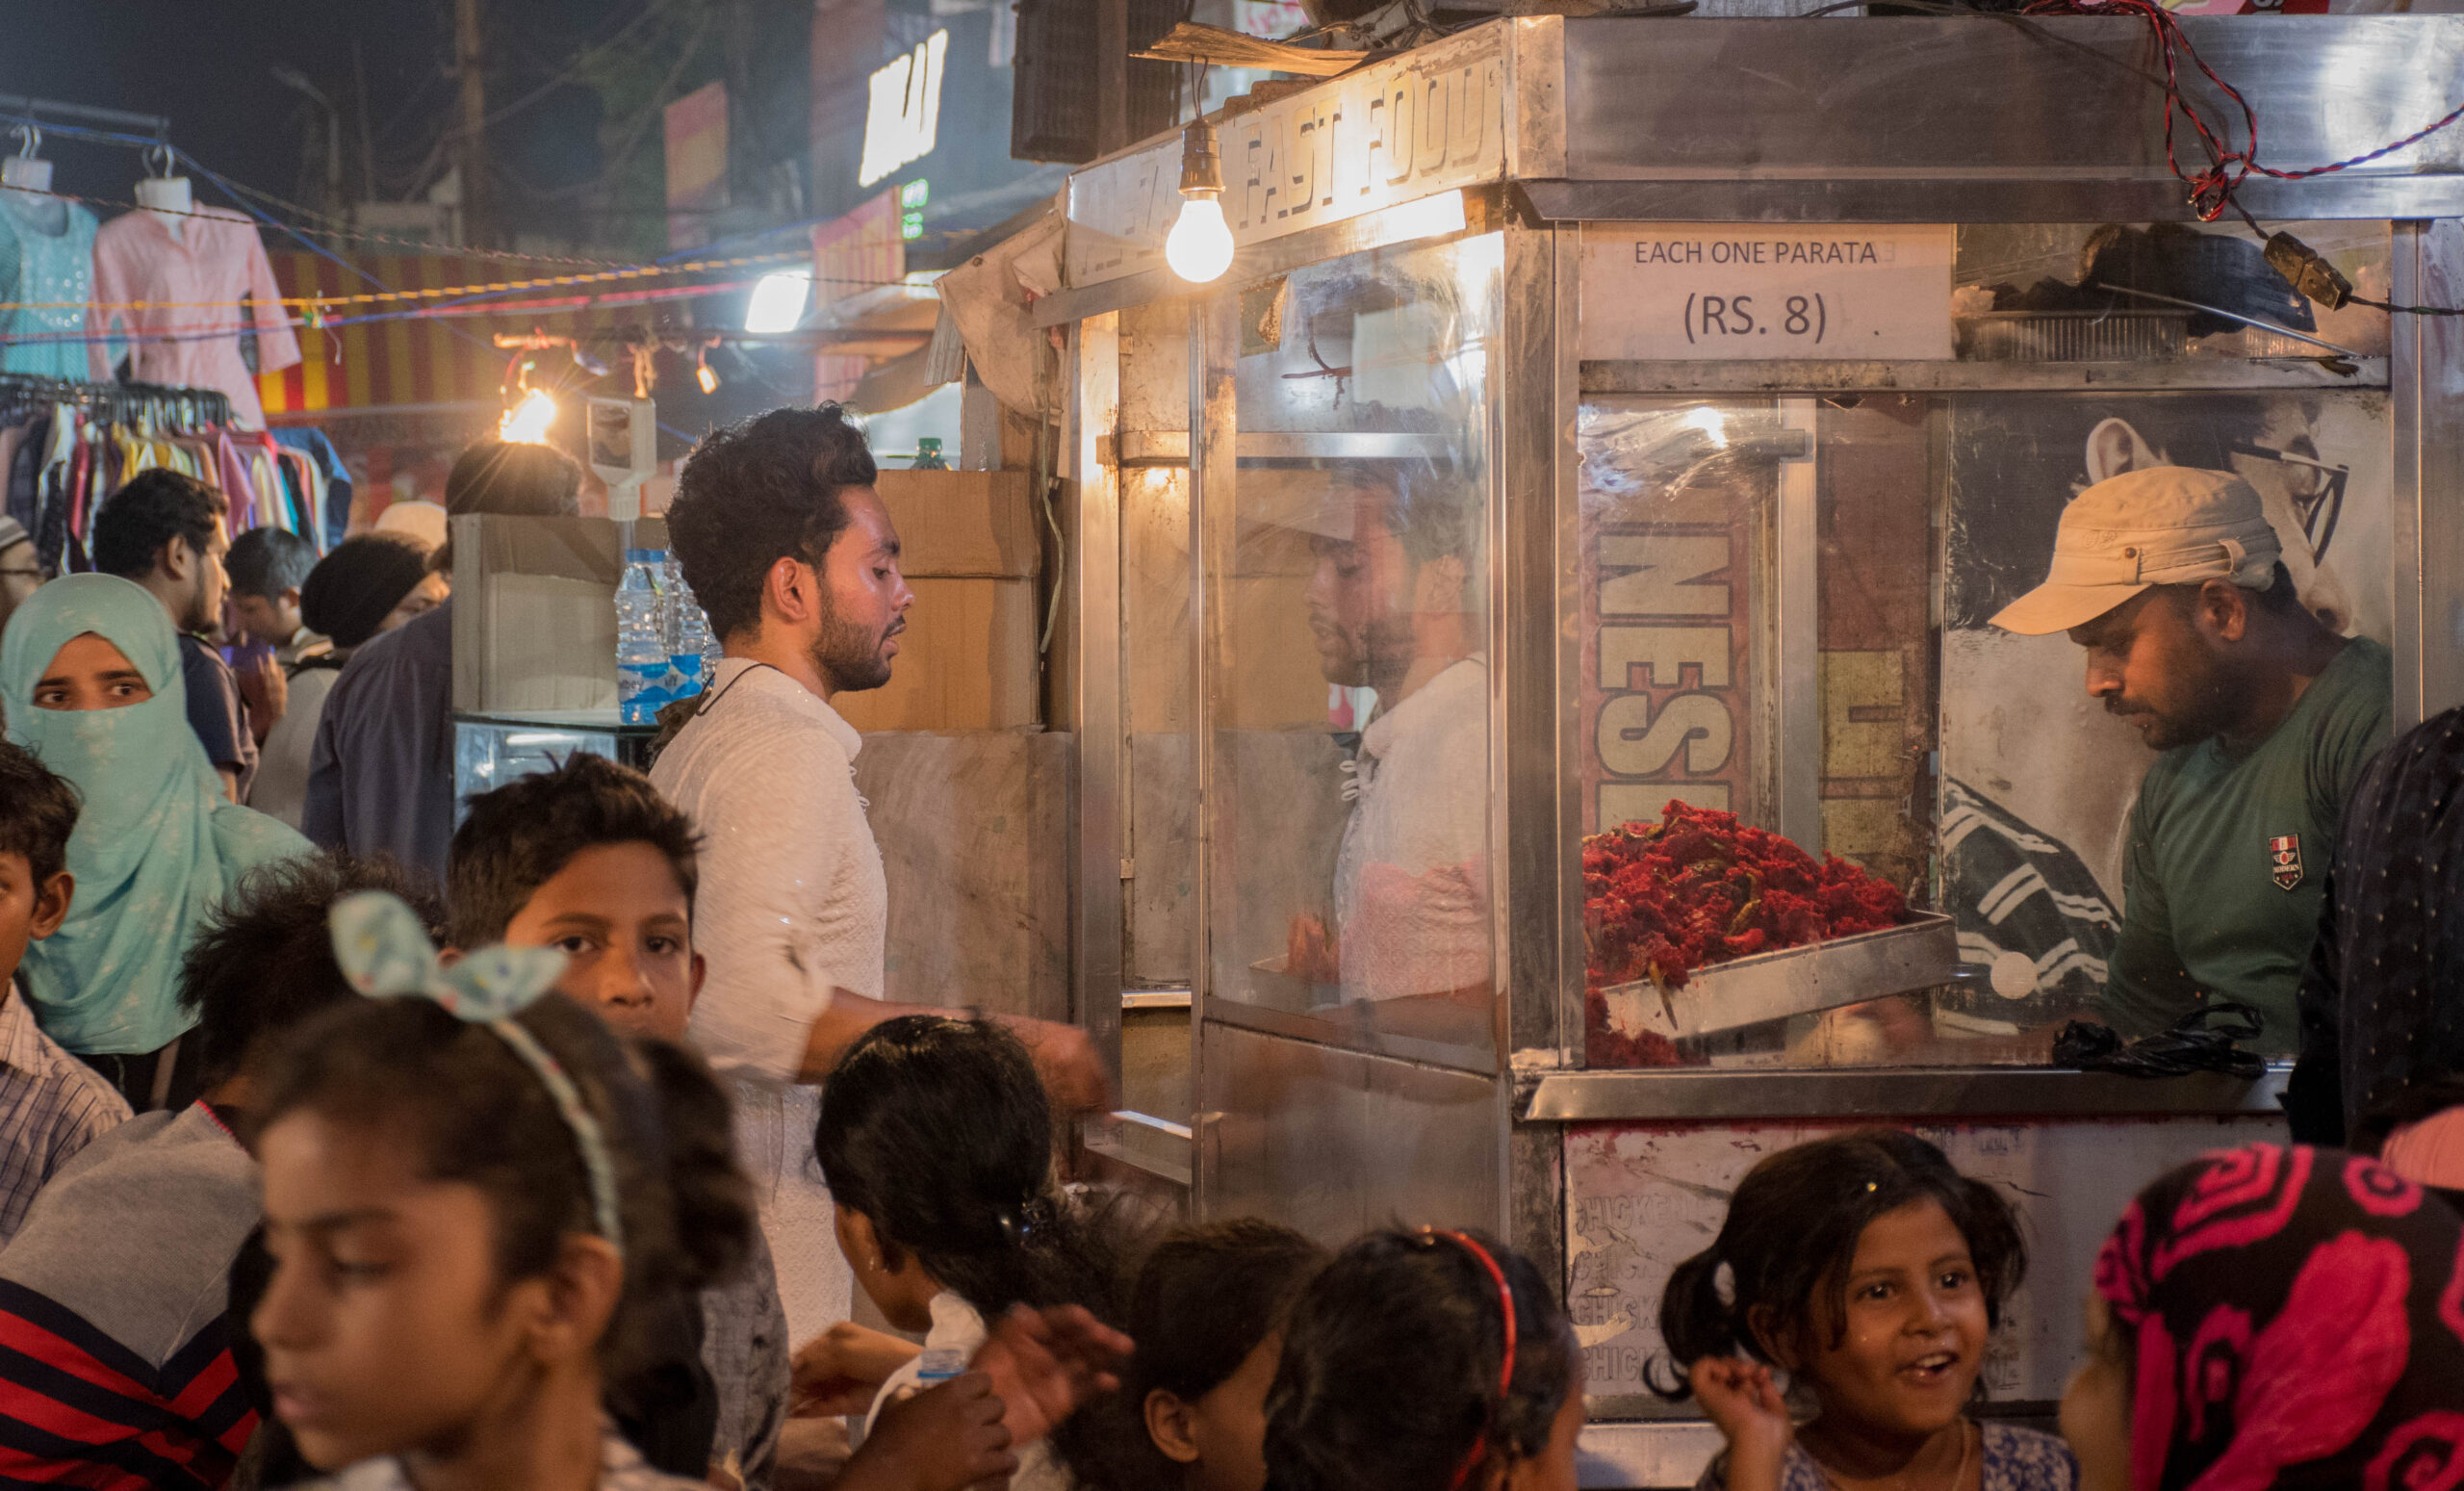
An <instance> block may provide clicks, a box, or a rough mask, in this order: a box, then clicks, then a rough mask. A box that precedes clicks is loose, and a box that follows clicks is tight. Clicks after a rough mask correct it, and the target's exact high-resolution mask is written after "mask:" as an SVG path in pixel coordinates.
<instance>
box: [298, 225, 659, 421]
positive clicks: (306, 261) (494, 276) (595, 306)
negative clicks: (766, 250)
mask: <svg viewBox="0 0 2464 1491" xmlns="http://www.w3.org/2000/svg"><path fill="white" fill-rule="evenodd" d="M269 257H270V258H271V260H272V262H273V273H274V279H275V281H276V283H278V284H279V285H280V286H281V287H282V293H283V295H285V296H324V297H333V298H334V300H335V302H336V303H333V304H330V305H327V306H324V307H322V308H321V320H322V321H324V322H325V323H326V324H323V325H321V326H315V327H311V326H304V325H303V326H301V327H299V351H300V355H301V359H302V360H301V362H300V363H299V364H298V366H296V367H293V368H286V369H284V370H283V371H282V372H280V373H260V374H258V376H257V395H258V397H259V398H262V399H263V400H264V401H265V407H266V416H267V418H268V419H269V420H271V421H274V422H276V423H280V422H282V421H283V420H285V419H286V418H289V419H292V420H301V419H313V418H315V417H316V416H317V415H318V414H320V413H323V412H328V411H339V410H359V409H391V410H397V411H403V412H408V411H411V410H423V409H424V410H440V409H447V408H452V407H455V406H473V407H478V406H494V405H495V404H497V403H498V402H499V400H500V397H501V389H502V386H503V382H504V375H505V368H506V366H507V364H508V362H509V361H510V360H511V359H512V357H513V356H514V355H515V354H513V353H511V352H507V351H503V350H501V349H500V348H498V347H495V346H494V345H493V344H492V343H491V342H490V341H489V337H490V336H491V334H493V333H495V332H500V331H513V332H518V331H528V330H530V329H531V328H533V327H537V328H539V329H542V330H545V331H547V332H549V333H551V334H553V335H558V336H573V335H576V334H578V333H580V332H584V331H590V330H599V329H604V328H606V327H608V326H610V325H613V324H617V323H620V322H624V321H640V320H644V319H646V315H647V311H648V308H647V307H644V306H643V305H641V304H640V302H641V301H643V300H646V299H653V298H659V299H664V298H669V297H671V296H681V295H685V294H689V292H686V291H682V290H679V289H664V290H649V291H644V290H641V289H637V288H633V287H630V286H625V287H609V286H590V287H574V288H555V287H541V288H533V289H524V290H519V291H506V292H498V293H495V294H491V295H487V296H477V297H464V296H452V297H429V298H422V299H415V300H400V301H381V302H377V303H375V304H367V303H358V304H353V303H348V302H345V301H342V300H341V298H340V297H342V296H351V295H361V294H367V293H370V292H372V291H374V290H376V289H377V288H378V286H380V285H381V286H382V287H384V288H386V289H390V290H442V289H450V288H453V287H456V286H464V285H499V284H503V283H505V282H506V281H509V280H518V279H531V278H540V277H545V276H547V275H551V274H553V273H555V272H556V270H554V269H553V268H552V267H543V266H534V265H530V264H526V263H522V262H519V261H514V262H508V261H506V260H502V259H489V258H476V257H464V256H460V255H453V254H372V255H365V256H356V257H352V258H351V259H350V261H349V266H348V267H346V266H345V265H344V264H340V263H337V262H335V261H334V260H332V259H329V258H326V257H325V256H323V255H321V254H314V253H307V252H295V253H276V254H271V255H269ZM354 269H356V270H360V271H362V273H364V274H365V275H366V276H368V278H363V277H362V273H354V272H352V270H354ZM371 278H372V279H373V280H374V281H376V283H375V284H371V283H370V279H371ZM594 291H596V292H599V293H597V294H594V293H593V292H594ZM414 311H417V312H421V313H424V314H421V315H419V316H417V317H414V316H411V315H407V314H406V313H409V312H414ZM601 355H603V356H606V357H608V360H609V361H611V362H621V361H622V359H621V358H620V357H617V356H614V355H612V353H611V351H610V350H609V349H603V350H602V353H601ZM560 356H561V354H559V353H553V352H550V353H542V354H540V357H541V367H542V369H543V371H551V372H553V373H557V374H558V375H559V376H560V377H561V376H562V375H564V374H566V373H567V372H568V370H567V369H566V368H564V367H561V366H557V365H556V359H558V358H559V357H560Z"/></svg>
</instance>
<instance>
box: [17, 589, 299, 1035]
mask: <svg viewBox="0 0 2464 1491" xmlns="http://www.w3.org/2000/svg"><path fill="white" fill-rule="evenodd" d="M87 632H93V633H94V634H95V635H97V636H100V637H102V638H103V639H104V640H106V641H108V642H110V643H111V644H112V645H113V646H114V647H116V648H118V649H119V650H120V653H121V655H122V656H125V657H127V658H128V660H129V662H130V663H131V664H133V665H134V666H135V667H136V669H137V671H138V672H140V673H141V674H143V675H144V676H145V681H146V684H147V685H148V686H149V687H151V688H152V689H153V690H154V697H153V698H151V699H148V700H146V701H145V702H144V703H143V704H138V705H131V706H128V707H125V708H119V709H82V710H68V709H39V708H36V707H35V704H34V693H35V685H36V683H37V682H39V681H40V680H41V678H42V676H43V673H44V672H45V670H47V669H48V668H49V667H50V666H51V661H52V659H53V658H54V657H56V656H59V655H60V649H61V648H62V646H63V645H64V644H66V643H67V642H69V641H70V640H72V639H74V638H76V637H79V636H82V635H84V634H85V633H87ZM0 702H5V703H6V705H7V707H8V720H9V738H10V739H11V740H13V741H15V742H16V743H17V744H19V745H21V746H23V747H25V748H26V749H27V750H29V751H31V752H33V753H34V754H35V755H36V756H37V757H38V758H40V759H41V761H42V763H43V764H44V765H46V766H48V767H50V768H51V769H52V770H53V771H56V772H58V773H59V774H60V775H62V776H64V777H65V778H67V779H68V780H69V782H70V783H72V784H75V786H76V788H77V795H78V797H79V799H80V802H81V807H80V809H79V810H78V814H77V832H76V833H75V834H74V835H71V836H70V838H69V840H68V868H69V870H70V872H71V873H73V874H74V875H75V876H76V877H77V894H76V899H75V900H74V901H73V902H71V903H70V906H69V909H68V920H67V922H66V923H65V924H64V926H62V927H61V929H60V930H59V931H58V932H56V933H54V934H52V936H51V937H49V938H45V939H44V940H42V941H40V942H37V943H35V944H34V945H33V946H31V947H29V948H27V949H26V960H25V964H24V966H25V973H26V984H27V987H28V989H29V990H30V991H31V992H32V995H33V999H32V1007H33V1009H34V1012H35V1018H36V1020H37V1022H38V1023H39V1024H40V1025H41V1026H42V1028H43V1029H44V1031H46V1032H47V1033H49V1035H50V1036H51V1038H52V1039H53V1040H55V1041H59V1042H60V1043H61V1044H62V1045H64V1046H66V1047H68V1049H70V1050H72V1051H77V1052H82V1053H85V1054H88V1055H93V1054H100V1053H106V1052H143V1051H154V1050H159V1049H161V1048H162V1047H164V1046H166V1045H168V1044H170V1043H171V1041H173V1040H174V1039H175V1038H177V1037H178V1036H179V1035H180V1034H181V1032H183V1031H185V1030H187V1029H188V1028H189V1026H190V1025H191V1024H192V1023H193V1021H192V1020H191V1019H190V1018H189V1016H188V1015H187V1014H186V1013H184V1012H183V1011H182V1010H181V1009H180V1004H179V977H180V960H181V958H182V957H184V956H185V955H186V954H187V952H188V949H189V943H190V941H191V940H192V938H194V937H195V935H196V928H197V925H198V923H199V922H200V921H202V920H203V919H204V917H205V915H206V913H208V912H210V911H211V910H213V908H214V906H215V903H217V902H218V901H219V900H221V899H222V897H223V896H224V895H225V894H226V893H227V892H228V891H229V890H230V889H231V887H232V886H233V884H234V883H235V882H237V881H238V880H239V878H240V877H241V876H242V875H243V874H244V873H246V872H247V871H248V870H250V869H252V868H254V867H255V866H257V865H260V864H264V863H266V862H268V861H273V860H286V859H290V858H292V857H293V856H295V855H305V854H313V853H315V846H314V845H312V844H310V843H309V842H308V840H306V839H304V838H302V837H300V836H299V835H297V834H295V833H293V832H292V831H291V830H290V829H288V828H286V827H284V826H283V824H282V823H281V821H280V820H278V819H275V818H269V817H267V816H266V815H265V814H264V813H260V812H251V811H249V810H247V809H245V808H240V807H235V806H233V805H232V803H231V802H230V801H229V800H228V799H226V798H225V797H224V796H223V795H222V781H221V779H220V778H219V777H218V776H216V775H215V772H214V767H213V765H212V764H211V763H209V762H208V761H207V760H206V758H205V747H204V746H203V745H201V744H199V743H198V741H197V738H196V733H195V732H193V731H192V730H191V729H189V718H188V690H187V688H186V687H185V686H184V685H183V684H182V682H181V681H180V645H179V638H178V636H177V635H176V634H174V633H173V631H172V630H171V618H170V615H169V613H168V612H167V611H165V610H164V609H163V603H161V602H160V601H157V600H155V599H154V597H153V596H152V595H151V594H149V593H148V592H146V591H145V590H144V589H142V588H141V587H140V586H137V585H134V584H131V583H130V582H129V581H127V580H124V579H116V578H112V577H111V576H108V575H72V576H69V577H67V578H63V579H56V580H53V581H52V582H51V583H50V584H48V585H45V586H43V587H42V588H40V589H39V590H37V591H36V592H35V593H34V595H33V596H32V597H30V598H29V599H28V600H27V601H26V603H25V604H23V605H20V606H18V607H17V609H16V610H15V612H13V614H12V615H11V616H10V617H9V627H8V630H7V631H6V633H4V634H0Z"/></svg>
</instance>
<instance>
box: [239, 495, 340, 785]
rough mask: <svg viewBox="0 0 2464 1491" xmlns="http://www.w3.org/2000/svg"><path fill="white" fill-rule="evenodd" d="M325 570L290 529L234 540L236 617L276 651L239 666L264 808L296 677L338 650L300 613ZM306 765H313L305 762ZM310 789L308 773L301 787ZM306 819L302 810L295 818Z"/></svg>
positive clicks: (246, 634)
mask: <svg viewBox="0 0 2464 1491" xmlns="http://www.w3.org/2000/svg"><path fill="white" fill-rule="evenodd" d="M316 567H317V546H316V545H315V544H312V543H310V542H309V541H308V540H306V539H304V538H302V537H300V536H299V535H298V534H296V533H293V532H289V531H287V530H285V529H282V528H270V527H269V528H250V529H249V530H248V531H246V532H245V533H243V534H241V535H240V536H239V537H238V538H235V539H233V540H232V541H231V553H230V556H229V557H227V558H225V559H224V560H223V561H222V568H223V570H224V571H225V572H226V573H227V574H228V575H229V576H230V577H231V615H232V618H233V619H234V620H236V621H237V622H238V623H239V624H240V635H239V636H238V637H235V638H232V640H233V641H245V642H249V643H253V644H255V645H256V646H258V647H263V648H268V649H270V651H269V652H256V651H250V652H248V653H246V654H244V655H243V656H241V657H240V658H239V659H238V661H237V666H236V668H235V670H234V671H236V672H237V674H238V675H239V683H240V698H241V700H242V701H243V702H244V703H245V704H246V706H247V707H248V730H249V733H251V734H253V735H255V736H256V740H257V764H258V772H257V780H256V782H255V784H252V786H251V788H250V790H249V793H248V806H249V807H251V808H255V807H258V806H259V805H258V802H257V799H258V798H259V797H260V796H261V795H263V788H264V784H265V777H266V772H265V769H264V767H265V744H266V741H267V740H268V739H269V738H271V736H272V734H273V729H274V727H275V726H276V725H278V724H280V723H281V722H282V719H283V717H284V716H285V715H286V714H288V713H290V712H291V676H292V675H293V674H295V673H296V672H298V671H299V665H300V664H301V663H302V662H304V661H306V660H307V659H308V658H311V657H314V656H319V655H320V654H322V653H326V652H330V651H332V649H333V643H332V642H330V641H328V640H327V639H326V638H324V637H321V636H319V635H318V634H317V633H315V632H314V631H311V630H308V624H307V622H306V620H305V619H304V618H302V617H301V615H300V614H299V593H300V588H301V587H302V586H304V585H306V584H307V583H308V572H309V571H311V570H313V569H315V568H316ZM301 765H302V767H303V768H304V767H305V765H306V763H305V762H302V763H301ZM306 784H307V779H306V775H305V772H304V770H303V772H302V773H301V776H300V780H299V788H298V789H301V790H304V788H305V786H306ZM297 817H298V813H297V811H296V810H294V811H293V813H292V815H291V818H290V819H289V820H286V821H294V822H295V820H296V819H297Z"/></svg>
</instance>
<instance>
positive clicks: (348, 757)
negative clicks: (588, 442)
mask: <svg viewBox="0 0 2464 1491" xmlns="http://www.w3.org/2000/svg"><path fill="white" fill-rule="evenodd" d="M580 493H581V468H580V467H578V466H577V465H575V464H574V463H573V461H572V460H570V459H568V458H567V457H566V456H565V455H563V454H562V453H561V452H559V451H557V450H552V449H551V448H550V447H547V446H534V445H514V444H508V443H506V442H503V441H498V440H487V441H481V442H480V443H478V444H477V445H475V446H472V447H471V448H470V449H469V450H464V451H463V452H462V454H461V455H460V456H459V457H458V458H456V459H455V461H454V462H453V471H452V473H451V474H450V475H449V476H447V477H446V480H445V505H446V510H447V511H448V512H449V513H451V514H452V515H454V516H456V517H461V516H465V515H468V514H473V513H499V514H505V515H510V516H529V517H557V516H570V515H571V514H572V513H573V512H574V511H575V510H576V508H577V507H578V503H579V499H580ZM452 555H453V546H452V544H451V543H450V542H448V543H447V545H446V547H445V548H443V549H441V550H439V551H437V554H436V558H435V560H434V561H433V566H432V567H433V568H434V569H435V570H436V571H437V572H438V573H441V574H449V573H450V572H451V566H452V562H453V558H452ZM299 827H300V831H301V832H302V833H304V834H306V835H308V836H309V838H311V839H313V840H314V841H315V842H316V844H317V847H318V848H320V849H345V850H348V851H349V852H350V853H352V854H354V855H371V854H387V855H391V856H393V857H394V858H395V860H397V861H399V862H401V863H403V864H409V865H415V866H417V867H418V868H420V869H423V870H425V871H426V872H427V873H428V874H429V875H430V876H431V877H433V878H434V879H435V880H436V882H437V883H438V884H440V885H441V884H443V883H444V880H445V851H446V847H447V845H449V844H450V843H451V842H452V840H453V603H452V602H450V601H448V602H447V603H446V604H443V605H440V606H438V607H437V608H436V609H435V610H432V611H430V612H428V613H427V614H426V615H424V616H422V617H420V618H418V619H417V620H415V621H412V622H409V623H407V624H405V625H403V626H401V627H398V628H396V629H395V630H392V631H389V632H387V633H385V634H384V635H382V636H380V637H377V638H376V639H375V640H373V641H372V642H370V643H369V644H368V645H367V646H365V647H362V648H361V649H360V650H359V651H358V652H356V653H353V654H352V655H351V659H350V661H349V662H348V663H347V664H345V665H344V667H343V672H342V677H341V678H339V679H337V680H335V681H334V687H333V692H331V693H329V694H327V695H326V696H325V710H324V713H323V714H322V715H321V716H319V718H318V721H317V744H316V747H315V752H314V755H313V756H312V757H311V758H310V765H309V768H308V802H307V806H306V808H305V809H304V810H303V811H302V814H301V818H300V824H299Z"/></svg>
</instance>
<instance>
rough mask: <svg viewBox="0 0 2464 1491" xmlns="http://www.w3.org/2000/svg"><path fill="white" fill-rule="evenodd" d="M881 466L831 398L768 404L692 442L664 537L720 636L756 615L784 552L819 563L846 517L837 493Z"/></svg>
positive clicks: (754, 621) (867, 480)
mask: <svg viewBox="0 0 2464 1491" xmlns="http://www.w3.org/2000/svg"><path fill="white" fill-rule="evenodd" d="M877 475H878V473H877V471H876V469H875V467H874V465H873V452H872V450H871V449H870V448H869V447H867V446H866V445H865V444H864V432H863V430H862V429H861V428H860V427H858V425H857V424H856V422H855V421H854V420H853V419H851V418H849V416H848V414H847V411H846V410H844V409H842V408H840V407H839V406H838V405H836V404H834V403H825V404H822V405H820V406H819V407H818V408H812V409H773V410H771V411H770V412H769V413H767V414H764V415H761V416H758V417H757V418H755V419H751V420H745V421H742V422H740V423H738V424H731V425H729V426H728V427H727V428H725V429H721V430H714V431H712V432H711V433H710V434H709V435H708V436H706V438H705V439H704V440H703V441H702V443H701V444H700V445H699V446H696V447H695V448H694V450H693V454H692V456H691V457H690V458H688V459H687V460H686V461H685V463H684V471H683V474H682V475H681V476H679V477H678V478H677V485H676V499H675V501H673V502H671V503H669V505H668V509H667V541H668V543H669V544H670V545H671V546H672V547H673V548H674V549H675V551H676V556H677V560H678V562H679V563H680V565H681V566H682V567H683V570H684V582H685V583H686V584H688V585H690V586H692V587H693V595H694V598H695V599H696V600H698V601H700V602H701V603H702V610H703V612H704V614H706V616H708V617H709V620H710V630H711V631H712V632H713V633H714V634H716V635H717V636H718V638H719V639H720V640H721V641H727V640H729V639H731V638H732V637H735V636H737V635H738V634H740V633H744V632H749V631H751V630H753V629H754V628H756V627H757V626H758V625H760V622H761V583H762V578H763V577H765V576H767V575H768V574H769V573H770V567H771V566H772V565H774V564H776V563H778V562H779V561H780V560H781V559H801V560H803V561H805V562H806V563H808V564H811V565H816V566H818V565H819V564H820V563H821V562H822V560H823V558H824V556H826V555H827V554H828V553H830V546H831V544H832V543H833V542H834V541H835V540H836V539H837V537H838V535H839V534H840V533H841V532H843V531H844V530H845V529H846V527H847V524H848V516H847V504H846V502H845V501H843V500H842V498H841V496H840V494H841V493H843V492H844V491H845V490H846V489H847V488H849V487H867V486H871V485H872V484H873V479H874V477H875V476H877Z"/></svg>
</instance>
